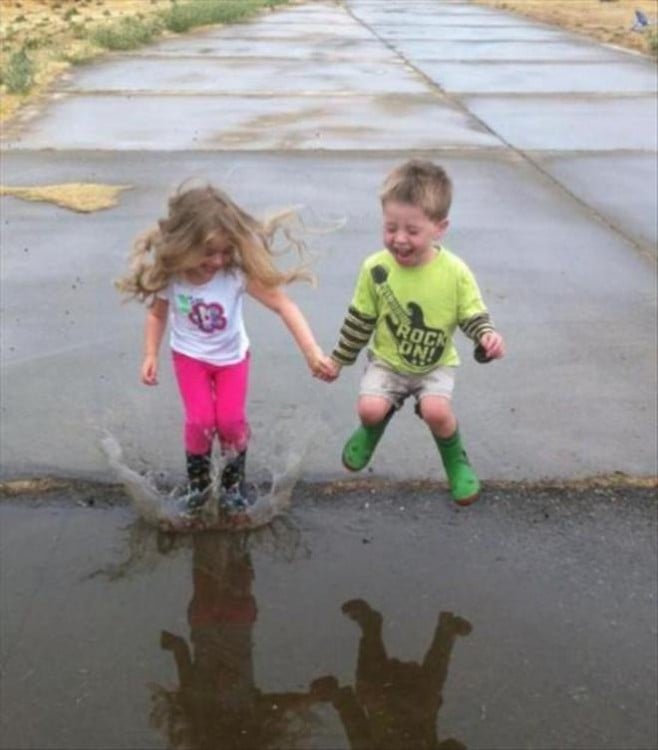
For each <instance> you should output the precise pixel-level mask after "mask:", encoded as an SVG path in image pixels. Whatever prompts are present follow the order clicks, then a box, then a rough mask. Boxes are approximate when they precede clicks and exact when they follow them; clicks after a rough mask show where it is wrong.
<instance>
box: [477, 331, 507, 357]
mask: <svg viewBox="0 0 658 750" xmlns="http://www.w3.org/2000/svg"><path fill="white" fill-rule="evenodd" d="M479 345H480V346H481V347H482V348H483V349H484V352H485V354H486V355H487V358H488V359H502V358H503V357H504V356H505V341H504V340H503V337H502V336H501V335H500V334H499V333H498V331H490V332H489V333H485V334H484V336H483V337H482V338H481V339H480V342H479Z"/></svg>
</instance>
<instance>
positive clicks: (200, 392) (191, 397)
mask: <svg viewBox="0 0 658 750" xmlns="http://www.w3.org/2000/svg"><path fill="white" fill-rule="evenodd" d="M174 371H175V373H176V379H177V381H178V388H179V390H180V394H181V399H182V400H183V406H184V408H185V450H186V451H187V452H188V453H192V454H197V455H198V454H206V453H210V449H211V448H212V439H213V436H214V433H215V397H214V394H213V385H212V375H211V368H210V367H209V366H208V365H207V364H205V363H204V362H199V360H196V359H193V358H192V357H186V356H185V355H184V354H179V353H178V352H174Z"/></svg>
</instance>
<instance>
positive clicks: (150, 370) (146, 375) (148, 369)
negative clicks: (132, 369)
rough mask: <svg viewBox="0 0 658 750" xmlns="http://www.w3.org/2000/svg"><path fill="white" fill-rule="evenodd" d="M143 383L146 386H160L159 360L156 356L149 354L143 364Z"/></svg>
mask: <svg viewBox="0 0 658 750" xmlns="http://www.w3.org/2000/svg"><path fill="white" fill-rule="evenodd" d="M141 375H142V383H144V385H157V384H158V358H157V356H156V355H155V354H147V355H145V356H144V361H143V362H142V369H141Z"/></svg>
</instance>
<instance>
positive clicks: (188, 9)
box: [162, 0, 281, 34]
mask: <svg viewBox="0 0 658 750" xmlns="http://www.w3.org/2000/svg"><path fill="white" fill-rule="evenodd" d="M279 4H281V0H279V1H278V2H277V0H264V1H263V0H222V1H221V2H214V3H213V2H208V0H191V2H187V3H185V4H179V3H175V4H174V5H173V6H172V7H171V9H170V10H168V11H165V12H164V13H163V14H162V18H163V20H164V25H165V28H166V29H167V30H168V31H173V32H174V33H176V34H182V33H184V32H186V31H189V30H190V29H193V28H195V27H197V26H208V25H210V24H216V23H237V22H238V21H243V20H244V19H246V18H249V17H250V16H252V15H253V14H254V13H255V12H257V11H259V10H261V9H262V8H263V7H274V6H275V5H279Z"/></svg>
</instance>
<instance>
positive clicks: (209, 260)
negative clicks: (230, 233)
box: [188, 232, 234, 284]
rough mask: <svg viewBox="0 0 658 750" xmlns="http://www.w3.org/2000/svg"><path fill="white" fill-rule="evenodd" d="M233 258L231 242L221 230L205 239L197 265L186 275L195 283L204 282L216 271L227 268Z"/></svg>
mask: <svg viewBox="0 0 658 750" xmlns="http://www.w3.org/2000/svg"><path fill="white" fill-rule="evenodd" d="M233 260H234V246H233V243H232V242H231V240H230V239H229V238H228V237H227V236H226V235H225V234H224V233H223V232H218V233H217V234H214V235H213V236H212V237H211V238H210V239H209V240H207V241H206V244H205V248H204V251H203V254H202V256H201V260H200V262H199V265H198V266H197V267H196V268H194V269H193V270H192V271H191V272H189V273H188V276H189V278H190V280H191V281H193V282H195V283H202V284H203V283H206V282H207V281H210V279H212V277H213V276H214V275H215V274H216V273H217V271H221V269H222V268H228V267H229V266H230V265H231V263H232V262H233Z"/></svg>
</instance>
